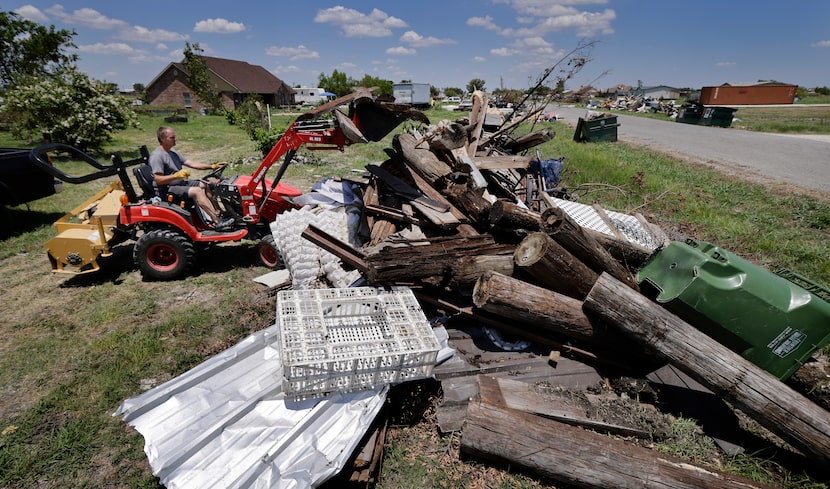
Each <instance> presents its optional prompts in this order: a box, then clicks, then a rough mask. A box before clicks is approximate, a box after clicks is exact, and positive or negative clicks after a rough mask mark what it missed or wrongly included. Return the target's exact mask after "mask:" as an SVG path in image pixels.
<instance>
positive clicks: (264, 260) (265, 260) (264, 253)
mask: <svg viewBox="0 0 830 489" xmlns="http://www.w3.org/2000/svg"><path fill="white" fill-rule="evenodd" d="M257 255H258V256H259V262H260V263H261V264H262V265H264V266H266V267H268V268H271V269H277V268H281V267H282V259H281V258H280V252H279V250H277V244H276V243H275V242H274V235H273V234H267V235H265V237H263V238H262V240H261V241H260V242H259V245H258V246H257Z"/></svg>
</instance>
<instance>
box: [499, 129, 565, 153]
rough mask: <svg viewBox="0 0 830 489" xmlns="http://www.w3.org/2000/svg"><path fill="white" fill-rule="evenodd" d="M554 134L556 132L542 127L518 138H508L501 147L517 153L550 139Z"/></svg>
mask: <svg viewBox="0 0 830 489" xmlns="http://www.w3.org/2000/svg"><path fill="white" fill-rule="evenodd" d="M555 135H556V133H555V132H553V131H552V130H550V129H547V128H546V129H542V130H539V131H535V132H532V133H530V134H525V135H524V136H521V137H519V138H518V139H515V140H510V141H509V142H508V143H506V144H504V145H502V149H504V150H505V151H507V152H508V153H511V154H514V155H515V154H519V153H521V152H522V151H525V150H528V149H530V148H533V147H536V146H539V145H540V144H544V143H546V142H548V141H550V140H551V139H553V137H554V136H555Z"/></svg>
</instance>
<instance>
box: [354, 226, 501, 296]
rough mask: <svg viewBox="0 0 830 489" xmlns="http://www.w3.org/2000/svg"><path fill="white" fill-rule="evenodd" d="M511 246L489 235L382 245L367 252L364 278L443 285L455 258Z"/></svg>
mask: <svg viewBox="0 0 830 489" xmlns="http://www.w3.org/2000/svg"><path fill="white" fill-rule="evenodd" d="M513 250H514V247H513V246H512V245H506V244H500V243H495V242H494V241H493V239H492V237H489V236H488V237H482V238H479V239H464V238H458V239H450V240H440V241H435V242H433V243H411V245H410V246H402V247H394V248H393V247H386V248H384V249H382V250H375V251H374V252H367V256H366V262H367V264H368V265H367V267H368V272H367V279H368V280H369V283H373V284H390V285H391V284H412V283H415V282H417V281H419V280H423V281H427V282H428V283H430V284H443V283H445V282H446V281H448V280H450V278H451V271H452V268H453V266H454V265H456V264H457V263H458V262H459V260H461V259H462V258H465V257H468V256H475V255H509V256H510V257H511V259H512V254H513Z"/></svg>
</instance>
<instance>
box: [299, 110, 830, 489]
mask: <svg viewBox="0 0 830 489" xmlns="http://www.w3.org/2000/svg"><path fill="white" fill-rule="evenodd" d="M484 107H485V104H484V103H482V101H481V100H480V99H479V100H478V101H476V98H475V97H474V107H473V111H472V112H471V116H470V118H469V120H467V121H460V122H449V121H443V122H442V123H439V124H436V125H434V126H430V127H429V128H427V130H426V131H424V132H416V131H409V132H406V133H402V134H398V135H396V136H395V138H394V140H393V148H392V149H390V150H388V151H387V155H388V159H387V160H386V161H384V162H382V163H380V164H377V165H370V166H369V167H367V169H368V171H369V174H370V178H369V181H368V183H367V184H366V186H365V192H364V195H363V204H364V212H365V215H366V217H367V223H368V235H367V236H366V243H365V244H364V245H362V246H358V247H356V246H352V245H350V244H348V243H345V242H343V241H341V240H338V239H336V238H335V237H333V236H331V235H329V234H328V233H326V232H325V231H323V230H321V229H319V228H316V227H315V226H313V225H310V226H309V227H308V228H307V229H306V230H304V231H303V233H302V236H303V238H305V239H307V240H309V241H311V242H313V243H315V244H317V245H318V246H320V247H321V248H323V249H325V250H326V251H328V252H330V253H331V254H332V255H334V256H338V257H340V258H341V260H342V261H343V263H344V264H345V266H347V267H348V268H354V269H356V270H358V271H359V272H360V275H361V276H362V277H363V280H365V282H366V283H368V284H370V285H373V286H407V287H411V288H412V289H413V290H414V291H415V294H416V296H417V297H418V299H419V301H420V302H421V304H422V305H424V307H429V308H430V309H432V310H434V311H435V312H436V314H438V315H442V314H443V315H445V317H452V318H453V320H455V319H456V318H458V319H459V320H463V321H465V322H466V323H472V324H475V325H477V326H478V327H479V328H481V327H484V328H483V329H480V330H479V331H480V335H481V337H480V338H479V340H482V339H483V337H486V338H487V339H488V340H489V342H490V344H491V345H496V346H499V347H501V351H499V352H498V356H500V357H501V360H495V361H493V363H492V364H487V363H486V362H485V361H484V357H483V356H482V352H481V351H479V352H478V354H477V355H478V358H475V359H470V358H467V359H458V361H459V362H461V363H453V362H447V364H445V365H442V366H439V367H437V368H436V370H435V377H436V378H437V379H439V380H441V381H442V388H443V394H444V402H443V404H442V406H441V407H439V412H438V420H439V424H441V425H442V429H443V430H446V431H457V430H460V431H461V435H462V451H465V452H467V453H469V454H472V455H475V456H479V457H482V458H486V459H494V460H498V461H499V462H507V463H509V464H511V465H520V466H522V467H525V468H527V469H529V470H531V471H534V472H537V473H539V474H541V475H544V476H545V477H550V478H553V479H555V480H558V481H561V482H565V483H568V484H576V485H588V486H600V487H610V486H612V485H613V486H618V487H639V486H641V485H642V484H644V483H645V482H644V481H646V480H651V481H654V480H660V481H662V483H664V484H666V485H670V486H671V485H675V484H680V481H685V483H687V484H690V485H689V487H704V486H705V487H734V484H738V483H742V484H745V485H746V486H747V487H760V486H759V485H754V484H753V483H752V482H749V481H745V480H741V479H740V478H736V477H732V476H727V475H726V474H723V473H720V472H716V471H712V470H706V471H703V470H700V468H699V467H694V466H692V465H688V464H684V463H681V462H679V461H674V460H670V459H667V458H666V457H665V456H664V455H658V454H657V453H655V452H653V451H651V450H648V449H643V450H637V451H636V453H635V452H634V451H632V450H631V446H630V444H628V443H625V442H618V441H611V440H610V439H609V438H608V437H606V436H605V435H602V434H597V433H594V432H593V431H586V430H581V429H578V428H573V427H572V426H566V424H567V425H576V426H582V427H586V428H590V429H591V430H599V431H603V432H611V433H621V432H622V433H626V434H628V435H631V434H632V433H637V432H638V430H639V428H637V427H634V426H621V425H618V424H616V423H611V422H605V423H603V422H598V421H597V420H596V419H592V418H591V416H589V415H586V414H584V413H583V414H582V415H579V416H577V415H575V414H573V411H572V410H571V411H568V410H567V409H565V406H564V405H562V403H561V402H557V403H551V401H550V398H549V396H547V397H545V396H541V397H540V396H539V395H538V394H539V393H538V392H535V391H536V390H538V382H539V381H540V379H545V382H549V381H550V379H551V378H555V379H556V380H562V379H561V378H560V377H558V376H557V375H558V374H557V373H554V372H555V371H557V370H560V369H561V371H560V372H559V373H561V372H565V371H567V372H568V375H576V374H574V372H573V371H571V370H570V368H571V367H569V366H568V365H573V364H571V363H569V362H570V361H571V359H573V360H575V361H576V362H578V363H579V365H582V366H583V367H584V365H585V364H589V365H592V366H595V367H596V368H603V369H612V370H611V371H614V372H617V373H618V374H619V375H623V374H626V375H634V376H640V377H641V378H642V377H644V376H646V375H650V377H648V379H649V381H650V382H656V383H657V384H660V385H663V386H664V387H665V390H666V391H669V390H671V389H676V388H677V386H678V385H684V386H685V387H689V386H694V387H693V388H690V390H692V391H694V392H696V393H697V394H700V395H704V394H705V395H708V396H712V397H713V399H712V400H713V401H715V402H721V403H722V402H723V401H724V400H725V401H727V402H728V403H729V404H730V405H731V406H734V407H737V408H738V409H740V410H741V411H742V412H743V413H745V414H747V415H749V416H750V417H752V418H753V419H754V420H755V421H756V422H757V423H759V424H760V425H762V426H764V427H765V428H766V429H768V430H769V431H771V432H772V433H774V434H776V435H778V436H779V437H780V438H781V439H783V440H785V441H786V442H787V443H788V444H789V446H790V447H791V448H792V449H793V450H794V451H796V452H798V453H799V455H800V456H803V457H804V458H805V459H806V460H812V461H816V462H819V463H820V464H826V463H827V462H829V461H830V456H828V454H830V415H828V412H827V411H826V410H824V409H823V408H821V407H819V406H818V405H817V404H815V403H814V402H812V401H811V400H809V399H808V398H807V397H805V396H804V395H802V394H799V393H797V392H795V391H794V390H793V389H791V388H790V387H788V386H787V385H786V384H784V383H782V382H780V381H779V380H778V379H775V378H773V377H771V376H770V375H769V374H768V373H767V372H765V371H764V370H762V369H760V368H759V367H757V366H756V365H754V364H753V363H750V362H749V361H747V360H746V359H745V358H743V357H742V356H741V355H739V354H737V353H735V352H734V351H731V350H730V349H728V348H726V347H725V346H724V345H722V344H720V343H718V342H717V341H715V340H713V339H711V338H710V337H708V336H706V335H705V334H703V333H701V332H700V331H699V330H697V329H696V328H694V327H692V326H690V325H689V324H688V323H686V322H684V321H683V320H681V319H679V318H678V317H677V316H674V315H672V314H671V313H669V312H667V310H666V309H665V308H664V307H662V306H660V305H659V304H657V303H656V302H655V301H654V300H652V299H651V298H648V297H646V295H645V294H644V293H643V292H641V291H640V285H639V284H638V282H637V279H636V278H635V277H636V273H637V271H638V270H639V269H640V267H642V266H643V265H644V264H645V263H646V262H647V261H648V260H649V259H650V257H652V255H653V254H654V253H655V251H656V250H659V249H660V248H661V247H663V246H666V245H668V244H669V243H670V240H669V238H668V237H667V236H666V234H665V233H664V232H663V231H662V230H661V229H660V228H659V227H658V226H656V225H654V224H653V223H651V222H648V221H647V220H646V219H645V218H644V217H643V216H641V215H635V216H629V215H623V214H619V213H616V212H613V211H609V210H606V209H603V208H602V207H600V206H598V205H593V206H590V205H584V204H578V203H575V202H570V201H567V200H564V199H561V198H559V197H561V195H559V196H557V195H556V188H555V187H556V183H557V182H556V178H555V177H556V175H555V171H552V172H551V171H548V172H546V171H542V169H543V168H544V167H545V166H552V167H555V166H556V165H551V163H553V162H555V161H556V160H549V161H547V162H542V161H539V158H538V157H537V158H536V159H534V158H533V157H532V156H524V155H523V153H525V152H526V151H527V150H529V149H532V148H533V147H534V146H536V145H538V144H540V143H541V142H544V141H546V140H549V139H550V138H551V137H553V134H552V133H549V132H546V131H544V130H542V131H536V132H532V133H531V134H528V135H526V136H524V137H521V138H515V137H512V135H510V131H505V130H503V129H500V128H491V130H490V131H487V130H485V128H486V126H485V123H484V121H485V118H486V117H485V111H484V109H483V108H484ZM560 163H561V162H560ZM548 169H550V168H548ZM469 334H470V333H469V332H464V333H459V332H457V331H456V330H454V329H453V330H451V331H450V343H451V346H453V345H452V343H453V341H454V340H455V341H456V344H458V342H459V341H462V342H463V341H464V340H465V339H469V338H470V336H468V335H469ZM473 334H474V333H473ZM475 343H479V344H481V343H480V341H472V342H470V343H464V344H465V345H467V346H465V347H464V348H459V347H458V346H456V349H457V350H458V351H459V352H461V351H462V350H465V349H466V348H468V347H469V348H474V347H473V346H471V345H473V344H475ZM528 344H532V345H534V346H535V347H541V348H544V349H548V353H549V354H548V355H545V356H537V357H534V358H533V359H532V360H528V357H527V355H525V357H524V358H523V359H522V360H518V359H517V358H522V357H515V358H514V360H510V352H511V351H512V350H519V351H520V350H522V349H524V348H527V345H528ZM494 349H496V350H498V349H499V348H494ZM459 356H460V357H463V356H464V355H459ZM501 361H505V363H502V364H499V363H500V362H501ZM573 368H576V369H577V370H579V368H581V367H573ZM592 368H594V367H592ZM540 370H541V371H543V373H540ZM607 371H608V370H605V372H607ZM507 372H510V375H512V376H515V375H519V376H520V377H521V376H522V372H524V373H528V375H529V377H526V378H524V379H523V380H524V382H518V384H519V385H516V384H514V383H508V382H506V381H505V380H504V379H503V378H498V379H493V378H490V377H489V375H496V376H497V377H498V376H499V375H500V374H502V375H506V374H507ZM529 372H533V373H532V374H531V373H529ZM597 372H598V371H597V370H591V373H588V374H586V373H585V371H584V370H583V371H582V372H581V373H580V374H579V375H584V377H582V379H583V380H584V379H586V378H587V379H592V380H593V381H597V382H602V381H603V380H605V381H606V382H607V379H608V374H607V373H605V374H602V375H600V374H598V373H597ZM564 376H565V374H563V377H564ZM668 377H673V378H674V379H675V380H666V379H667V378H668ZM661 378H662V381H661V380H660V379H661ZM462 379H463V380H462ZM677 379H679V380H677ZM677 382H680V384H678V383H677ZM589 384H590V382H588V383H583V384H581V386H580V385H573V386H572V387H584V386H585V385H589ZM563 385H565V386H568V385H570V384H569V383H568V382H567V381H565V382H564V384H563ZM520 411H521V412H520ZM713 412H714V411H713ZM557 413H559V414H558V415H557ZM563 413H564V414H563ZM598 425H602V426H601V427H600V428H597V426H598ZM562 433H568V434H567V436H564V437H563V436H561V434H562ZM653 436H654V433H648V434H647V435H645V437H646V438H648V437H653ZM553 439H556V440H558V442H557V443H556V444H554V445H556V446H554V447H552V446H551V445H552V444H551V442H550V441H551V440H553ZM652 441H653V438H652ZM721 441H722V443H723V445H722V446H723V447H727V446H730V441H729V440H726V439H724V440H721ZM731 446H732V448H733V449H734V447H735V445H734V444H732V445H731ZM506 447H515V450H508V449H507V448H506ZM609 450H610V451H611V452H613V454H614V455H613V456H611V457H610V458H611V459H615V460H617V461H618V462H619V463H618V464H614V466H613V467H609V466H608V465H607V464H601V468H600V467H599V466H598V465H597V464H594V463H592V461H598V460H600V459H602V460H608V458H609V455H608V453H609ZM528 452H532V453H535V454H537V455H536V456H534V457H530V458H528V457H527V456H526V454H527V453H528ZM622 481H628V482H627V483H626V482H622ZM689 481H691V482H689Z"/></svg>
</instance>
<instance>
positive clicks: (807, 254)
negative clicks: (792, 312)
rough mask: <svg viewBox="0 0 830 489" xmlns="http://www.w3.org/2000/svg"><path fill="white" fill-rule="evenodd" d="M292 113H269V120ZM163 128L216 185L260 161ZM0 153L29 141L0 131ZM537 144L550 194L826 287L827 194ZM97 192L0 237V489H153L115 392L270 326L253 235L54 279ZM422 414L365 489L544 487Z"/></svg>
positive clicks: (737, 464)
mask: <svg viewBox="0 0 830 489" xmlns="http://www.w3.org/2000/svg"><path fill="white" fill-rule="evenodd" d="M428 115H429V117H430V119H431V120H432V121H437V120H440V119H444V118H446V119H455V118H457V117H458V116H459V114H458V113H453V112H447V111H440V110H435V111H430V112H428ZM293 118H294V116H293V115H277V116H276V117H275V122H274V123H275V124H286V123H287V122H288V121H290V120H293ZM141 122H142V126H141V128H139V129H130V130H128V131H124V132H122V133H119V134H118V135H117V136H116V138H115V139H114V141H112V142H111V143H110V144H108V145H107V147H106V152H105V153H103V154H101V155H98V157H99V158H100V159H101V160H102V161H106V159H107V154H108V153H111V152H121V153H124V154H125V156H130V155H134V154H137V147H138V146H139V145H142V144H146V145H147V146H149V147H150V148H152V147H154V146H155V145H156V141H155V129H156V127H157V126H158V125H160V124H161V123H162V120H161V117H150V116H144V117H142V121H141ZM554 129H555V130H556V131H558V132H560V134H569V133H570V132H572V129H571V128H567V127H565V126H559V125H556V126H554ZM176 130H177V133H178V136H179V138H178V139H179V146H178V149H180V150H181V151H182V152H183V153H184V154H186V155H188V156H190V157H191V158H194V159H198V160H202V161H206V162H215V161H228V162H230V163H231V168H230V169H229V171H227V172H226V175H231V174H247V173H250V172H251V171H252V170H253V169H254V168H255V167H256V165H257V164H258V163H259V161H260V159H261V156H262V155H260V154H257V151H256V150H255V149H254V144H253V143H252V142H251V141H249V140H248V138H247V136H245V134H244V133H243V132H242V131H241V130H240V129H238V128H236V127H233V126H230V125H228V124H227V123H226V122H225V121H224V119H221V118H219V117H211V116H204V117H200V116H193V117H191V119H190V121H189V122H188V123H186V124H179V125H177V126H176ZM401 130H403V127H401V128H399V130H398V131H395V133H397V132H400V131H401ZM393 134H394V133H393ZM391 139H392V135H390V136H388V137H387V138H386V139H384V140H383V141H381V142H379V143H374V144H369V145H355V146H351V147H348V148H346V150H345V151H344V152H343V153H340V152H337V151H325V152H315V153H310V154H309V153H308V152H304V153H303V154H304V156H306V157H307V158H305V159H303V160H302V161H303V162H301V163H298V164H296V165H293V166H292V167H290V168H289V171H288V173H287V175H286V179H285V180H286V181H287V182H288V183H292V184H294V185H296V186H298V187H300V188H301V189H304V190H308V188H309V186H310V185H311V183H313V182H315V181H316V180H319V179H320V178H323V177H326V176H329V175H341V176H347V177H348V176H354V175H356V173H355V171H361V170H362V169H363V167H364V166H365V165H366V164H368V163H374V162H380V161H382V160H384V159H385V158H386V156H385V152H384V149H386V148H391ZM0 146H12V147H14V146H17V147H19V146H25V143H24V142H21V141H15V140H14V139H12V138H11V137H10V135H9V134H8V133H0ZM539 149H540V151H541V152H542V154H543V155H545V156H546V157H558V156H565V158H566V160H565V168H566V169H565V173H564V175H563V179H564V184H565V185H566V186H567V187H568V188H569V189H570V190H571V191H573V192H574V193H576V194H578V195H579V196H580V201H581V202H585V203H591V202H598V203H600V204H602V205H603V207H605V208H607V209H613V210H618V211H621V212H632V211H636V212H640V213H642V214H643V215H645V216H646V217H647V218H648V219H649V220H651V221H653V222H655V223H657V224H659V225H661V226H662V227H663V228H664V229H666V230H667V231H671V232H673V233H678V234H684V235H687V236H691V237H694V238H697V239H700V240H705V241H710V242H713V243H716V244H718V245H720V246H722V247H724V248H727V249H729V250H731V251H733V252H735V253H738V254H740V255H741V256H743V257H745V258H747V259H749V260H751V261H753V262H755V263H758V264H760V265H763V266H767V267H771V268H772V267H776V266H784V267H787V268H789V269H792V270H794V271H796V272H797V273H799V274H802V275H804V276H806V277H808V278H810V279H812V280H814V281H817V282H820V283H824V284H830V239H828V238H830V199H828V200H816V199H813V198H809V197H807V196H802V195H793V194H787V193H783V192H779V191H776V190H775V189H768V188H764V187H761V186H758V185H755V184H752V183H747V182H742V181H740V180H737V179H735V178H733V177H730V176H725V175H723V174H720V173H718V172H717V171H716V170H713V169H711V168H700V167H695V166H689V165H688V164H687V163H683V162H680V161H677V160H673V159H671V158H669V157H667V156H665V155H660V154H655V153H650V152H647V151H644V150H641V149H637V148H632V147H628V146H625V145H623V144H615V143H594V144H588V145H586V144H578V143H574V142H573V141H570V138H568V137H556V138H554V139H553V140H552V141H550V142H548V143H545V145H543V146H542V147H540V148H539ZM58 164H62V165H64V164H65V165H67V168H69V169H73V170H76V171H81V169H82V167H80V166H78V165H77V164H76V163H71V162H59V163H58ZM73 165H74V166H73ZM108 183H109V181H103V180H102V181H95V182H90V183H87V184H83V185H65V186H64V187H65V190H64V192H62V193H61V194H58V195H55V196H52V197H48V198H45V199H41V200H39V201H35V202H32V203H31V204H30V205H29V206H28V207H27V206H23V207H21V208H16V209H12V212H13V214H14V216H15V217H16V218H18V221H19V222H20V223H21V229H20V231H19V232H18V233H17V234H16V235H14V236H13V237H11V238H9V239H7V240H5V241H2V242H0V292H2V296H3V305H4V307H3V308H2V309H0V487H15V488H18V487H19V488H24V487H26V488H28V487H60V488H75V487H77V488H81V487H84V488H88V487H107V488H157V487H158V480H157V479H156V478H155V477H153V475H152V474H151V472H150V468H149V465H148V463H147V459H146V456H145V454H144V453H143V451H142V447H143V439H142V438H141V436H140V435H138V434H137V433H136V432H135V431H134V430H132V429H131V428H129V427H128V426H126V425H125V424H124V423H123V422H122V421H121V420H119V419H117V418H113V417H112V416H111V414H112V412H114V411H115V409H116V408H117V407H118V405H119V404H120V403H121V402H122V401H123V400H124V399H127V398H129V397H133V396H135V395H137V394H139V393H140V392H141V391H142V390H143V389H146V388H150V387H153V386H156V385H159V384H160V383H162V382H164V381H166V380H169V379H172V378H175V377H176V376H178V375H180V374H181V373H183V372H185V371H187V370H188V369H190V368H192V367H194V366H195V365H197V364H199V363H200V362H202V361H204V360H205V359H207V358H210V357H211V356H213V355H215V354H217V353H219V352H221V351H223V350H225V349H226V348H228V347H229V346H230V345H233V344H235V343H236V342H238V341H239V340H240V339H242V338H244V337H245V336H247V335H248V334H250V333H252V332H254V331H257V330H260V329H262V328H265V327H268V326H270V325H271V324H273V321H274V316H275V311H274V299H273V297H271V296H269V295H267V294H266V293H264V290H263V288H262V286H261V285H258V284H255V283H254V282H253V281H252V279H253V278H254V277H256V276H258V275H261V274H263V273H265V272H267V270H266V269H264V268H263V267H261V266H259V265H257V264H256V259H255V257H254V250H253V243H248V242H241V243H233V244H228V245H221V246H216V247H213V248H210V249H209V250H207V252H206V253H205V254H204V255H203V256H202V257H201V258H200V261H199V265H198V270H196V272H195V273H193V274H192V275H190V276H188V277H186V278H183V279H181V280H177V281H173V282H161V283H159V282H147V281H144V280H142V279H141V276H140V274H139V272H138V270H137V269H136V267H135V266H134V264H133V263H132V259H131V255H130V249H129V243H126V244H125V245H123V246H120V247H117V249H116V250H115V252H114V254H113V256H112V257H111V258H109V259H107V260H106V262H105V264H104V269H103V270H102V271H101V272H100V273H98V274H95V275H84V276H77V277H65V276H58V275H52V274H51V273H50V271H49V269H50V267H49V263H48V260H47V259H46V256H45V253H44V251H43V248H42V246H43V243H44V242H46V241H47V240H48V239H50V238H51V237H52V236H54V229H53V227H52V222H54V221H55V220H56V219H57V218H58V217H60V216H61V215H62V214H63V213H65V212H67V211H68V210H70V209H72V208H73V207H75V206H76V205H78V204H79V203H81V202H83V201H84V200H85V199H86V198H87V197H89V196H91V195H93V194H94V193H95V192H96V191H97V190H98V189H100V188H102V187H103V186H104V185H106V184H108ZM430 413H431V411H430V410H429V409H427V411H426V413H425V414H423V413H422V416H420V417H417V418H416V419H404V417H402V416H399V417H398V418H396V420H395V421H396V423H397V424H396V426H395V427H394V428H393V429H392V430H391V431H390V434H389V440H390V441H389V443H388V446H387V450H386V456H385V460H384V470H383V479H382V481H381V484H380V485H379V487H381V488H384V489H390V488H400V487H413V488H415V487H418V488H421V487H503V488H507V487H511V488H512V487H521V488H543V487H551V486H548V485H545V484H544V483H542V482H540V481H538V480H536V479H534V478H531V477H528V476H526V475H522V474H517V473H515V471H511V470H504V468H496V467H492V466H489V465H487V464H482V463H478V462H475V461H462V460H460V459H459V458H458V436H457V435H455V436H441V435H439V434H438V433H437V431H436V429H435V425H434V422H433V419H432V417H431V414H430ZM686 429H687V431H689V432H691V433H694V435H693V436H692V435H690V438H692V439H693V440H691V441H688V439H687V441H685V442H684V443H690V444H694V443H701V444H704V445H705V444H706V443H707V440H708V438H705V437H703V436H702V435H701V434H700V433H699V430H697V431H695V430H694V427H691V428H689V427H686ZM708 443H711V441H710V440H708ZM683 450H687V451H689V452H694V449H693V447H683ZM678 451H682V450H681V449H680V448H678ZM707 453H708V452H707ZM713 463H721V464H724V465H726V466H727V467H734V468H735V469H734V470H736V471H739V472H740V473H742V474H745V475H746V474H752V476H753V477H758V478H759V480H766V481H769V482H772V483H776V484H780V485H782V486H784V487H792V488H795V487H811V488H816V489H818V488H826V487H827V485H826V484H824V483H822V482H819V481H812V480H809V479H808V478H806V477H804V476H803V475H801V474H799V473H792V472H790V471H788V470H787V469H785V468H782V467H779V466H777V465H775V463H774V462H771V461H768V460H765V459H763V458H760V459H759V458H757V457H756V458H752V457H736V458H728V457H726V458H722V459H719V460H715V461H714V462H713Z"/></svg>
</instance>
